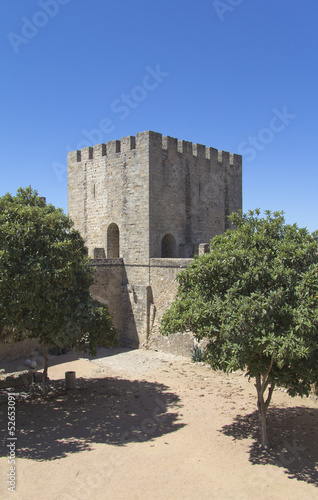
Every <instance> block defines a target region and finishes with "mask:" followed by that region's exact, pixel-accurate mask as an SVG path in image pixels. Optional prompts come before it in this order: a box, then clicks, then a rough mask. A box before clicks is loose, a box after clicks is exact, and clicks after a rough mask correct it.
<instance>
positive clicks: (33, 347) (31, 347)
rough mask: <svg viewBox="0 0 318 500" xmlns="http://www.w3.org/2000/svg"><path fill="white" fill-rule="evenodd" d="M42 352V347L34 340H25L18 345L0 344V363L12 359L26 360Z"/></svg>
mask: <svg viewBox="0 0 318 500" xmlns="http://www.w3.org/2000/svg"><path fill="white" fill-rule="evenodd" d="M42 351H43V348H42V346H41V345H40V344H39V343H38V341H37V340H36V339H26V340H23V341H22V342H18V343H8V344H7V343H4V342H1V343H0V361H11V360H14V359H20V358H28V357H29V356H32V354H33V353H34V352H36V353H37V354H39V353H41V352H42Z"/></svg>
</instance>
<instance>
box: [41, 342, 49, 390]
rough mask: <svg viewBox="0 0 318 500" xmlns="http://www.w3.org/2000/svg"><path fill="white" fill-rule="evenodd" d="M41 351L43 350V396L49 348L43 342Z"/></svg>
mask: <svg viewBox="0 0 318 500" xmlns="http://www.w3.org/2000/svg"><path fill="white" fill-rule="evenodd" d="M43 350H44V368H43V381H42V392H43V394H44V395H45V393H46V379H47V370H48V366H49V346H48V345H47V344H46V343H45V342H44V344H43Z"/></svg>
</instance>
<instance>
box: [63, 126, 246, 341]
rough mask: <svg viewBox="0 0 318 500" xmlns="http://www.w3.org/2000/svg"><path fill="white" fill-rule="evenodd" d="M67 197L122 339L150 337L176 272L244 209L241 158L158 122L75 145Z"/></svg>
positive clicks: (97, 290) (97, 288)
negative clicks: (160, 127)
mask: <svg viewBox="0 0 318 500" xmlns="http://www.w3.org/2000/svg"><path fill="white" fill-rule="evenodd" d="M68 205H69V216H70V217H71V218H72V219H73V221H74V223H75V227H76V228H77V229H78V230H79V231H80V233H81V235H82V236H83V238H84V239H85V242H86V245H87V247H88V251H89V255H90V256H91V257H92V258H93V260H92V265H94V266H95V277H96V278H95V283H94V285H93V287H92V293H93V295H94V296H95V297H96V298H99V300H102V301H103V302H105V303H107V304H108V305H109V308H110V310H111V312H112V314H113V317H114V321H115V324H116V326H117V328H118V330H119V332H120V337H121V340H122V342H123V343H125V344H126V345H129V344H130V345H133V346H138V345H140V344H146V343H147V342H148V340H149V336H151V335H155V334H156V332H158V327H159V324H160V317H161V316H162V313H163V311H164V310H165V309H166V307H168V305H169V304H170V303H171V301H172V300H173V297H174V296H175V293H176V282H175V276H176V274H177V272H178V271H179V270H180V269H182V268H183V267H184V266H186V265H187V264H188V262H189V259H191V258H192V257H193V256H194V255H195V254H197V253H199V252H200V254H201V253H202V252H203V253H204V252H205V251H207V250H208V242H209V241H210V240H211V238H212V237H213V236H215V235H217V234H221V233H223V232H224V231H225V230H226V229H227V228H228V227H229V224H228V220H227V217H228V215H230V213H232V212H234V211H236V210H239V209H241V208H242V157H241V156H239V155H236V154H229V153H227V152H225V151H218V150H216V149H214V148H206V147H205V146H203V145H201V144H192V143H191V142H187V141H178V140H177V139H175V138H173V137H169V136H167V137H162V135H161V134H158V133H156V132H151V131H147V132H142V133H139V134H137V135H136V137H133V136H128V137H124V138H122V139H121V140H120V141H119V140H115V141H109V142H108V143H107V144H99V145H96V146H94V147H87V148H84V149H82V150H81V151H72V152H71V153H69V156H68Z"/></svg>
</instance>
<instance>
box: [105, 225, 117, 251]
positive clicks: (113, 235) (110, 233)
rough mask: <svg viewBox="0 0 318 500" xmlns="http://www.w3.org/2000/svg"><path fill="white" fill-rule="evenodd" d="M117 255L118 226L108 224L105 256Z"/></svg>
mask: <svg viewBox="0 0 318 500" xmlns="http://www.w3.org/2000/svg"><path fill="white" fill-rule="evenodd" d="M118 257H119V228H118V226H117V224H114V223H112V224H110V225H109V226H108V229H107V258H108V259H118Z"/></svg>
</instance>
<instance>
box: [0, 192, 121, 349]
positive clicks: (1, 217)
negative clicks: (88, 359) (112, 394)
mask: <svg viewBox="0 0 318 500" xmlns="http://www.w3.org/2000/svg"><path fill="white" fill-rule="evenodd" d="M72 226H73V223H72V221H71V220H70V219H69V218H68V217H67V216H66V215H65V214H64V213H63V211H62V210H61V209H60V208H55V207H54V206H53V205H47V204H46V202H45V200H44V198H41V197H39V196H38V193H37V192H36V191H34V190H32V189H31V187H28V188H26V189H22V188H20V189H19V190H18V192H17V194H16V196H12V195H10V194H9V193H8V194H6V195H5V196H3V197H1V198H0V327H1V328H0V332H1V331H2V332H3V335H4V332H7V331H13V332H14V336H13V340H14V341H20V340H22V338H24V336H27V337H32V338H37V339H38V340H39V341H40V342H43V343H45V344H46V345H48V346H63V347H75V348H78V349H89V350H90V351H91V352H92V353H93V352H95V350H96V346H97V344H98V345H103V346H111V345H113V343H114V342H116V331H115V328H114V326H113V324H112V320H111V317H110V315H109V313H108V310H107V308H106V307H105V306H102V305H101V304H98V303H97V302H96V301H94V300H93V299H92V298H91V296H90V293H89V287H90V285H91V284H92V281H93V271H92V268H91V266H90V264H89V259H88V256H87V250H86V248H85V246H84V241H83V239H82V238H81V236H80V234H79V232H78V231H76V230H74V229H73V227H72Z"/></svg>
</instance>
